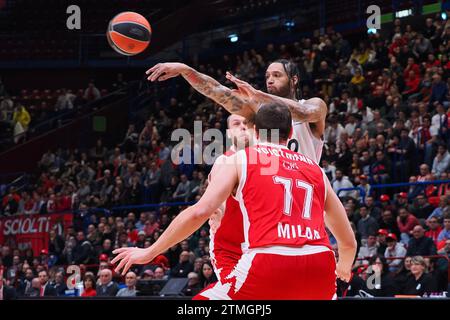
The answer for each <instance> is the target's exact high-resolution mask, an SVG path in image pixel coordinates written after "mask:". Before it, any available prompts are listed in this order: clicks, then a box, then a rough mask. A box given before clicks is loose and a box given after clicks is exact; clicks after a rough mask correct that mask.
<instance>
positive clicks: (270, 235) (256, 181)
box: [237, 143, 331, 249]
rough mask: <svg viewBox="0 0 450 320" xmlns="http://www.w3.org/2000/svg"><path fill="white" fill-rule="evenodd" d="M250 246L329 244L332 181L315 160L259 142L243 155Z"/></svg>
mask: <svg viewBox="0 0 450 320" xmlns="http://www.w3.org/2000/svg"><path fill="white" fill-rule="evenodd" d="M238 158H239V159H238V161H242V176H241V180H240V183H239V187H238V190H237V198H238V199H239V203H240V207H241V211H242V215H243V226H244V239H245V247H247V248H250V249H251V248H257V247H266V246H280V245H281V246H295V247H301V246H304V245H324V246H327V247H329V248H330V249H331V246H330V242H329V240H328V236H327V233H326V231H325V222H324V206H325V195H326V187H325V180H324V179H326V177H325V175H324V174H323V172H322V169H321V168H320V167H319V166H318V165H317V164H316V163H315V162H314V161H313V160H311V159H309V158H307V157H305V156H304V155H302V154H299V153H296V152H294V151H291V150H289V149H288V148H287V147H284V146H280V145H274V144H269V143H259V144H258V145H255V146H253V147H250V148H247V149H245V150H242V151H239V152H238Z"/></svg>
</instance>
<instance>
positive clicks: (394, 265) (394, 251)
mask: <svg viewBox="0 0 450 320" xmlns="http://www.w3.org/2000/svg"><path fill="white" fill-rule="evenodd" d="M386 242H387V248H386V251H385V252H384V256H385V257H386V259H388V264H389V271H390V272H397V271H398V270H399V269H400V266H401V264H402V262H403V260H402V259H390V258H397V257H398V258H403V257H405V256H406V249H405V247H404V246H403V244H401V243H398V242H397V236H396V235H395V234H394V233H389V234H388V235H387V236H386Z"/></svg>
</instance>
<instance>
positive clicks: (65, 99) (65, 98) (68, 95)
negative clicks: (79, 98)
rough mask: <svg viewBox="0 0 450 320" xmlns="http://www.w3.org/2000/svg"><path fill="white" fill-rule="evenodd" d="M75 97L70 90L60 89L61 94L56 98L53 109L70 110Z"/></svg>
mask: <svg viewBox="0 0 450 320" xmlns="http://www.w3.org/2000/svg"><path fill="white" fill-rule="evenodd" d="M75 97H76V96H75V95H74V94H73V93H72V91H71V90H66V89H65V88H63V89H61V94H60V95H59V96H58V98H57V100H56V104H55V111H67V110H72V109H73V102H74V100H75Z"/></svg>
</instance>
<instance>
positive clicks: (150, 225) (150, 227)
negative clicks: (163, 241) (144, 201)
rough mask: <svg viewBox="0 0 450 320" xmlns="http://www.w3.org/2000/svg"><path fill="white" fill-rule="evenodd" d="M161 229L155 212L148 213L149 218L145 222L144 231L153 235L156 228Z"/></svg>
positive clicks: (148, 234)
mask: <svg viewBox="0 0 450 320" xmlns="http://www.w3.org/2000/svg"><path fill="white" fill-rule="evenodd" d="M158 229H159V223H158V222H157V221H156V217H155V214H154V213H150V214H149V215H148V220H147V221H146V222H145V226H144V231H145V234H146V235H147V236H151V235H152V234H153V233H154V232H155V230H158Z"/></svg>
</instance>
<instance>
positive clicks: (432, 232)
mask: <svg viewBox="0 0 450 320" xmlns="http://www.w3.org/2000/svg"><path fill="white" fill-rule="evenodd" d="M427 225H428V227H429V228H430V229H429V230H428V231H426V232H425V236H426V237H428V238H431V239H433V241H434V243H435V244H436V246H437V245H438V236H439V233H441V231H442V226H441V224H440V223H439V219H438V218H437V217H431V218H430V219H428V220H427Z"/></svg>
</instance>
